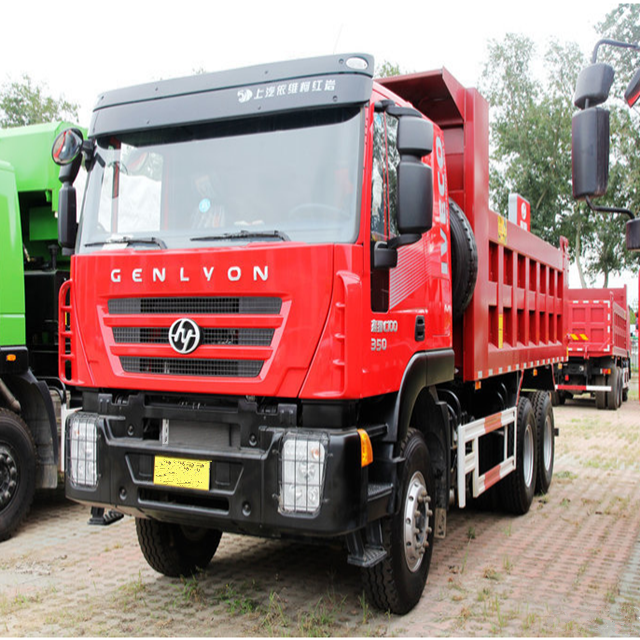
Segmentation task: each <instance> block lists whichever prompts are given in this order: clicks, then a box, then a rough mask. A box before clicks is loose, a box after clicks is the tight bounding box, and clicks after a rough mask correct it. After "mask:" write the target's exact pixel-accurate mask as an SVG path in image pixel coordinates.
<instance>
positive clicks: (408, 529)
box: [404, 471, 433, 572]
mask: <svg viewBox="0 0 640 640" xmlns="http://www.w3.org/2000/svg"><path fill="white" fill-rule="evenodd" d="M430 503H431V497H430V496H429V493H428V491H427V484H426V482H425V481H424V476H423V475H422V474H421V473H420V472H419V471H416V472H415V473H414V474H413V476H412V478H411V481H410V482H409V488H408V490H407V497H406V500H405V503H404V558H405V561H406V563H407V567H408V568H409V571H412V572H415V571H417V570H418V569H419V568H420V565H421V564H422V560H423V558H424V554H425V552H426V550H427V549H428V547H429V533H431V528H430V527H429V522H430V518H431V516H432V515H433V512H432V511H431V509H430V508H429V505H430Z"/></svg>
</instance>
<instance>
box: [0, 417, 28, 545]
mask: <svg viewBox="0 0 640 640" xmlns="http://www.w3.org/2000/svg"><path fill="white" fill-rule="evenodd" d="M35 490H36V446H35V444H34V442H33V437H32V436H31V432H30V431H29V427H27V425H26V423H25V422H24V420H22V418H20V416H18V415H17V414H15V413H13V412H12V411H9V410H7V409H0V540H6V539H7V538H9V537H10V536H11V534H12V533H13V532H14V531H15V530H16V529H17V528H18V527H19V526H20V523H21V522H22V521H23V520H24V518H25V517H26V515H27V513H28V512H29V509H30V508H31V503H32V502H33V496H34V494H35Z"/></svg>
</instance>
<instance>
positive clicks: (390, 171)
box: [371, 113, 400, 312]
mask: <svg viewBox="0 0 640 640" xmlns="http://www.w3.org/2000/svg"><path fill="white" fill-rule="evenodd" d="M397 139H398V119H397V118H395V117H393V116H389V115H388V114H386V113H376V114H375V120H374V126H373V169H372V175H371V249H372V251H373V246H374V245H375V243H376V242H380V241H387V240H389V239H390V238H394V237H395V236H397V235H398V217H397V194H398V164H399V163H400V154H399V153H398V148H397ZM371 310H372V311H381V312H385V311H388V310H389V270H388V269H374V270H373V271H372V273H371Z"/></svg>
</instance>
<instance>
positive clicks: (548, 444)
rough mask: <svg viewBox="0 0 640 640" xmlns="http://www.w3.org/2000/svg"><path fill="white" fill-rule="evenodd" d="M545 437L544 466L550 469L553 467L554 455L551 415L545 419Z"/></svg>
mask: <svg viewBox="0 0 640 640" xmlns="http://www.w3.org/2000/svg"><path fill="white" fill-rule="evenodd" d="M543 438H544V442H543V448H544V468H545V469H546V470H548V469H549V468H550V467H551V457H552V455H553V425H552V424H551V417H550V416H547V418H546V420H545V421H544V430H543Z"/></svg>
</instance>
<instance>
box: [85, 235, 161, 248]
mask: <svg viewBox="0 0 640 640" xmlns="http://www.w3.org/2000/svg"><path fill="white" fill-rule="evenodd" d="M103 244H127V245H129V244H155V245H157V246H158V247H160V248H161V249H166V248H167V245H166V244H165V242H164V240H163V239H162V238H156V237H153V236H152V237H149V238H134V237H133V236H122V238H107V240H98V241H96V242H86V243H85V245H84V246H85V247H97V246H100V245H103Z"/></svg>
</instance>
